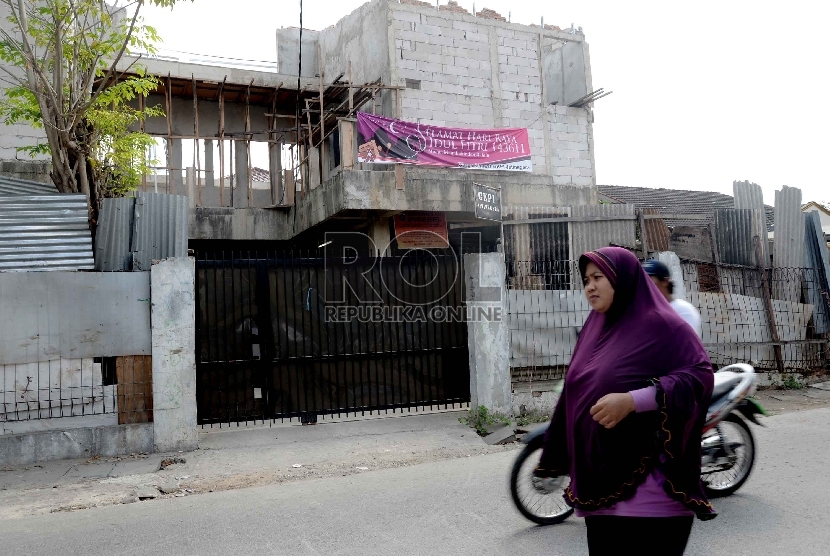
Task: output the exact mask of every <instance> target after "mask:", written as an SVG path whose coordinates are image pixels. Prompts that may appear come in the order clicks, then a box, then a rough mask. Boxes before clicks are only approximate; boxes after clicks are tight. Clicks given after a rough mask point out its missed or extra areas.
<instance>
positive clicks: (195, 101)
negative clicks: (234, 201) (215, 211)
mask: <svg viewBox="0 0 830 556" xmlns="http://www.w3.org/2000/svg"><path fill="white" fill-rule="evenodd" d="M190 79H191V81H192V82H193V157H194V158H195V159H196V184H197V187H198V188H199V206H200V207H201V206H202V205H203V204H204V201H203V199H202V172H201V170H202V154H201V152H200V151H201V148H200V147H199V97H198V96H197V95H196V78H195V77H193V74H190Z"/></svg>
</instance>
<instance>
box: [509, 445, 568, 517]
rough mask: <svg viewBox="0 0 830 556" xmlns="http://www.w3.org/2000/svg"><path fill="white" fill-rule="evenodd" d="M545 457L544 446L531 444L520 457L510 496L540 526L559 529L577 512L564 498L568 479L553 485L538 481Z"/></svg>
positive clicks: (516, 464) (513, 475) (512, 479)
mask: <svg viewBox="0 0 830 556" xmlns="http://www.w3.org/2000/svg"><path fill="white" fill-rule="evenodd" d="M541 455H542V443H541V442H533V443H531V444H528V445H527V446H525V447H524V449H523V450H522V451H521V452H520V453H519V455H518V457H517V458H516V461H515V462H514V463H513V470H512V471H511V473H510V494H511V496H512V497H513V503H514V504H515V505H516V508H517V509H518V510H519V513H521V514H522V515H523V516H524V517H526V518H527V519H529V520H530V521H532V522H533V523H538V524H539V525H555V524H557V523H561V522H563V521H565V520H566V519H568V517H569V516H570V515H571V514H572V513H573V511H574V510H573V508H571V507H570V506H568V505H567V504H566V503H565V499H564V498H562V495H563V493H564V490H565V487H567V486H568V479H567V478H565V479H564V481H560V482H555V483H552V482H548V481H546V480H545V479H541V480H540V479H537V478H536V477H534V476H533V471H534V470H535V469H536V466H537V465H538V464H539V457H540V456H541Z"/></svg>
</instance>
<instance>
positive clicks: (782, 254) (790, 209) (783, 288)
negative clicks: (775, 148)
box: [772, 185, 804, 302]
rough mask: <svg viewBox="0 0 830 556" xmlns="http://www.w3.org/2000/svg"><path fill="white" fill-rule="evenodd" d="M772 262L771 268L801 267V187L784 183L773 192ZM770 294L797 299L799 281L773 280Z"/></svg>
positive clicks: (802, 251)
mask: <svg viewBox="0 0 830 556" xmlns="http://www.w3.org/2000/svg"><path fill="white" fill-rule="evenodd" d="M772 263H773V267H774V268H801V266H802V265H803V264H804V214H803V213H802V212H801V190H800V189H798V188H796V187H787V186H786V185H785V186H784V187H783V188H782V189H781V190H780V191H776V192H775V240H774V241H773V256H772ZM772 294H773V297H774V298H775V299H781V300H785V301H794V302H797V301H799V300H800V298H801V282H800V281H799V280H792V281H790V282H786V283H784V282H781V283H778V284H775V287H774V288H773V292H772Z"/></svg>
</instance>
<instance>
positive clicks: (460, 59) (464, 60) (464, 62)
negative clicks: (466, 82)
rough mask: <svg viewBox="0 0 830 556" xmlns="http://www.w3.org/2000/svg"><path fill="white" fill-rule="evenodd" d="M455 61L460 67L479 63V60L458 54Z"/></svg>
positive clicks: (475, 65)
mask: <svg viewBox="0 0 830 556" xmlns="http://www.w3.org/2000/svg"><path fill="white" fill-rule="evenodd" d="M454 63H455V65H456V66H458V67H460V68H469V67H478V65H479V64H478V61H477V60H471V59H470V58H465V57H463V56H456V57H455V59H454Z"/></svg>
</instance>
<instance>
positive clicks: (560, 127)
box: [551, 123, 570, 133]
mask: <svg viewBox="0 0 830 556" xmlns="http://www.w3.org/2000/svg"><path fill="white" fill-rule="evenodd" d="M551 130H552V131H554V132H556V133H560V132H561V133H570V131H569V130H568V124H560V123H555V124H553V125H551Z"/></svg>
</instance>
